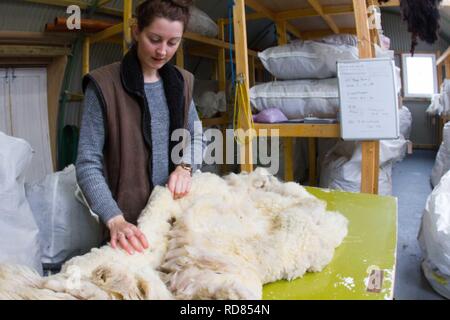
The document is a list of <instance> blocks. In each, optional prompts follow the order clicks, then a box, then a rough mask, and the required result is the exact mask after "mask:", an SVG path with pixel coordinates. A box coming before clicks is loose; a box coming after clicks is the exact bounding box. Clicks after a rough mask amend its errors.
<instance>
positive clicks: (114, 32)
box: [91, 23, 124, 43]
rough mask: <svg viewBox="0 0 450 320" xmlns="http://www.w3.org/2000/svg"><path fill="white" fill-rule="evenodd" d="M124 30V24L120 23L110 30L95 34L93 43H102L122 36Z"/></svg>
mask: <svg viewBox="0 0 450 320" xmlns="http://www.w3.org/2000/svg"><path fill="white" fill-rule="evenodd" d="M123 30H124V24H123V23H118V24H116V25H114V26H112V27H110V28H108V29H105V30H103V31H101V32H98V33H95V34H93V35H92V36H91V43H96V42H100V41H102V40H106V39H110V38H112V37H113V36H115V35H117V34H121V33H122V32H123Z"/></svg>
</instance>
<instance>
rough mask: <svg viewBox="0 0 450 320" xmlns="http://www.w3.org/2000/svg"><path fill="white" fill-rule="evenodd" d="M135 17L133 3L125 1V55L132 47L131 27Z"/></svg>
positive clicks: (123, 24)
mask: <svg viewBox="0 0 450 320" xmlns="http://www.w3.org/2000/svg"><path fill="white" fill-rule="evenodd" d="M132 17H133V1H132V0H123V23H122V28H123V55H125V54H126V53H127V52H128V48H130V47H131V43H132V40H133V38H132V37H131V25H132V24H133V23H134V19H132Z"/></svg>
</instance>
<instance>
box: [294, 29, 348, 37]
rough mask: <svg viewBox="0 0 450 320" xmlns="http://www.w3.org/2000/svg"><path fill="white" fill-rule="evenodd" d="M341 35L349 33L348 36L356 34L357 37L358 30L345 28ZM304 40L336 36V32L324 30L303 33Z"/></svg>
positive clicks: (341, 30)
mask: <svg viewBox="0 0 450 320" xmlns="http://www.w3.org/2000/svg"><path fill="white" fill-rule="evenodd" d="M340 32H341V34H344V33H348V34H355V35H356V29H355V28H345V29H340ZM302 34H303V39H305V40H307V39H317V38H322V37H325V36H329V35H331V34H334V32H333V31H332V30H330V29H323V30H314V31H303V32H302Z"/></svg>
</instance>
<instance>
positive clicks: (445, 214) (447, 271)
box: [418, 172, 450, 299]
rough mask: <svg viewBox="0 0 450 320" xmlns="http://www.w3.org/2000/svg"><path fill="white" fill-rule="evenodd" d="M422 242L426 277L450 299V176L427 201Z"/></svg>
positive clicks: (420, 238) (439, 291)
mask: <svg viewBox="0 0 450 320" xmlns="http://www.w3.org/2000/svg"><path fill="white" fill-rule="evenodd" d="M418 238H419V245H420V248H421V249H422V254H423V262H422V269H423V271H424V274H425V277H426V278H427V279H428V281H429V282H430V284H431V286H432V287H433V289H434V290H436V291H437V292H438V293H439V294H441V295H442V296H444V297H446V298H447V299H450V172H447V173H446V174H445V175H444V176H443V177H442V179H441V181H440V182H439V184H438V185H437V186H436V188H434V190H433V192H432V193H431V194H430V196H429V197H428V199H427V202H426V205H425V210H424V214H423V216H422V225H421V227H420V231H419V237H418Z"/></svg>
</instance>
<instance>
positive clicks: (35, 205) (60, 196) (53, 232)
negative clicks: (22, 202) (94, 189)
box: [26, 165, 103, 265]
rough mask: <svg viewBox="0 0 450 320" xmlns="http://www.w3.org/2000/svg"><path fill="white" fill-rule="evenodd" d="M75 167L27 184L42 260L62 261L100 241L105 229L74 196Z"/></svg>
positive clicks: (54, 263)
mask: <svg viewBox="0 0 450 320" xmlns="http://www.w3.org/2000/svg"><path fill="white" fill-rule="evenodd" d="M76 187H77V183H76V175H75V167H74V166H73V165H70V166H69V167H67V168H65V169H64V170H63V171H59V172H56V173H53V174H50V175H47V176H46V177H45V178H44V179H43V180H42V181H39V182H37V183H34V184H27V185H26V195H27V198H28V201H29V203H30V205H31V208H32V210H33V214H34V216H35V219H36V221H37V223H38V225H39V228H40V231H41V244H42V263H44V264H50V265H59V264H61V263H63V262H65V261H66V260H68V259H70V258H71V257H73V256H77V255H82V254H84V253H86V252H88V251H89V250H90V249H92V248H93V247H97V246H99V245H100V244H101V241H102V239H103V233H102V231H103V229H102V227H101V225H100V223H99V222H98V219H96V217H94V216H92V215H91V214H90V212H89V209H88V208H86V207H85V206H84V205H82V204H81V203H80V202H79V201H78V200H77V199H76V197H75V190H76Z"/></svg>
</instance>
